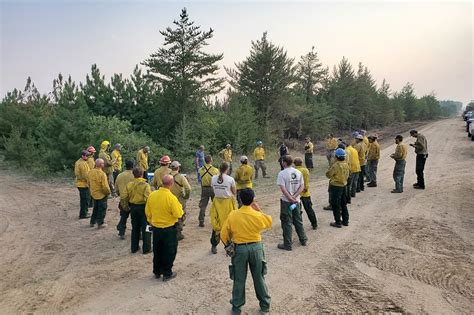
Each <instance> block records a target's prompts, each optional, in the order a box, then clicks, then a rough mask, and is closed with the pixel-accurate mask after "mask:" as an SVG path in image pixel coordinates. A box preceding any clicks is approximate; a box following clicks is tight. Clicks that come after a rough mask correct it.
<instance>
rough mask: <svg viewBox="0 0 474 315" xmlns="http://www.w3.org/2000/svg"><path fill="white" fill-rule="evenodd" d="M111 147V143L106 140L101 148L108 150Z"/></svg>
mask: <svg viewBox="0 0 474 315" xmlns="http://www.w3.org/2000/svg"><path fill="white" fill-rule="evenodd" d="M109 145H110V142H109V141H107V140H104V141H102V143H101V144H100V147H101V148H103V149H105V148H106V147H107V146H109Z"/></svg>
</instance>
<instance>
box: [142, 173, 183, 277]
mask: <svg viewBox="0 0 474 315" xmlns="http://www.w3.org/2000/svg"><path fill="white" fill-rule="evenodd" d="M162 181H163V186H161V187H160V189H158V190H155V191H153V192H152V193H151V194H150V196H149V197H148V200H147V202H146V206H145V215H146V219H147V221H148V224H150V225H151V226H152V229H153V273H154V274H155V278H156V279H159V278H160V277H161V276H162V275H163V281H168V280H171V279H173V278H175V277H176V272H173V271H172V268H173V263H174V260H175V258H176V253H177V252H178V237H177V233H176V225H177V223H178V220H179V219H180V218H181V217H182V216H183V215H184V211H183V207H182V206H181V204H180V203H179V201H178V198H176V196H175V195H173V193H172V192H171V191H170V188H171V186H173V176H171V175H165V176H164V177H163V180H162Z"/></svg>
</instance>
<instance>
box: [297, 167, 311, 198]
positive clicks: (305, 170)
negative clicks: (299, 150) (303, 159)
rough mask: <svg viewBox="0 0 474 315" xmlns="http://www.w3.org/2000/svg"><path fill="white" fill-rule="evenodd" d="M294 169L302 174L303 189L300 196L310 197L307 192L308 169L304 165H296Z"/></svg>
mask: <svg viewBox="0 0 474 315" xmlns="http://www.w3.org/2000/svg"><path fill="white" fill-rule="evenodd" d="M296 169H297V170H298V171H300V172H301V174H303V181H304V190H303V192H302V193H301V195H300V196H301V197H310V196H311V193H310V192H309V170H308V169H307V168H306V167H304V166H296Z"/></svg>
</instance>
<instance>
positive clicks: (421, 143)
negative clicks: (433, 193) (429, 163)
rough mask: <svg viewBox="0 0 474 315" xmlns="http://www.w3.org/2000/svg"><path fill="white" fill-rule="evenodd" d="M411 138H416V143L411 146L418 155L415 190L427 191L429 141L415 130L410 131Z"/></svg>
mask: <svg viewBox="0 0 474 315" xmlns="http://www.w3.org/2000/svg"><path fill="white" fill-rule="evenodd" d="M410 136H412V137H414V138H416V141H415V143H413V144H410V146H412V147H414V148H415V153H416V179H417V180H416V183H415V184H413V188H415V189H425V176H424V170H425V163H426V159H427V158H428V141H427V140H426V137H425V136H424V135H422V134H421V133H419V132H418V131H416V130H415V129H413V130H410Z"/></svg>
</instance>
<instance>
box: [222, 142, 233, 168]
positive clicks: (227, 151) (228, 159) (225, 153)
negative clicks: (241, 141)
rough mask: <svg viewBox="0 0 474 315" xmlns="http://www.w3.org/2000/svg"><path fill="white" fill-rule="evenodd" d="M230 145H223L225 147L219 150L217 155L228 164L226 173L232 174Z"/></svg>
mask: <svg viewBox="0 0 474 315" xmlns="http://www.w3.org/2000/svg"><path fill="white" fill-rule="evenodd" d="M232 156H233V155H232V146H231V145H230V143H228V144H227V145H226V146H225V149H222V150H221V152H219V157H220V158H221V159H222V162H226V163H227V164H228V165H229V170H228V171H227V175H229V176H230V175H231V174H232Z"/></svg>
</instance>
